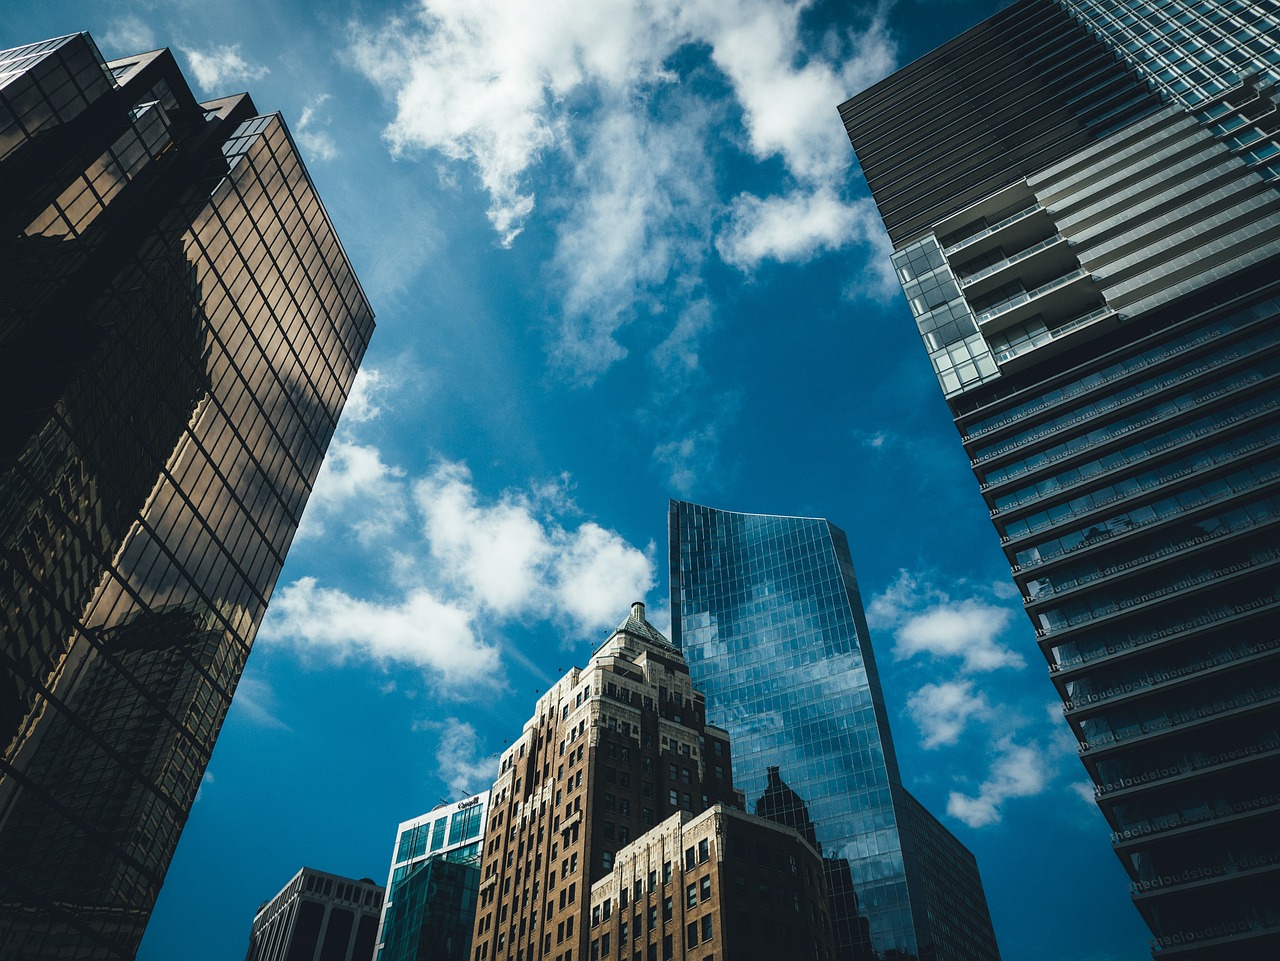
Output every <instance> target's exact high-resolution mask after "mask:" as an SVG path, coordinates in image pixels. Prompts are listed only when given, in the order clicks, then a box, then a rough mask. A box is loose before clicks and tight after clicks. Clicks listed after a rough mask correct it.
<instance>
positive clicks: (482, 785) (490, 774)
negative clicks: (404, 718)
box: [433, 717, 498, 798]
mask: <svg viewBox="0 0 1280 961" xmlns="http://www.w3.org/2000/svg"><path fill="white" fill-rule="evenodd" d="M433 726H435V725H433ZM438 729H439V731H440V739H439V741H438V742H437V743H436V764H437V766H438V768H437V770H438V774H439V777H440V780H442V781H444V783H445V784H447V785H448V786H449V791H450V792H451V793H452V795H453V797H456V798H457V797H462V796H464V795H467V794H475V793H476V792H478V791H483V790H486V789H487V788H488V787H489V786H490V785H491V784H493V779H494V778H495V777H496V776H497V774H498V759H497V758H496V757H491V756H482V751H483V748H482V747H481V745H480V738H479V736H477V734H476V729H475V728H474V727H472V726H471V725H470V724H468V723H467V722H466V721H460V720H458V719H457V718H456V717H449V718H445V720H444V721H443V722H442V723H441V724H439V725H438Z"/></svg>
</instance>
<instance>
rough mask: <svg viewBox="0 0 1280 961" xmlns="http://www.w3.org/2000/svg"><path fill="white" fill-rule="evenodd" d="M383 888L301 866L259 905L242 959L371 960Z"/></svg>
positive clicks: (246, 960) (256, 960)
mask: <svg viewBox="0 0 1280 961" xmlns="http://www.w3.org/2000/svg"><path fill="white" fill-rule="evenodd" d="M381 907H382V888H380V887H379V886H378V885H376V884H374V883H373V881H372V880H371V879H369V878H361V879H360V880H359V881H356V880H353V879H352V878H344V877H342V876H341V875H338V874H327V873H325V872H324V871H317V870H315V869H314V868H303V869H302V870H301V871H299V872H298V873H297V874H295V875H294V876H293V878H292V879H291V880H290V881H289V883H288V884H286V885H285V886H284V887H283V888H281V889H280V893H279V894H277V895H276V896H275V897H274V898H272V899H271V900H269V901H266V902H264V903H263V905H262V907H260V908H258V913H257V914H256V915H255V916H254V919H253V928H252V929H251V930H250V932H249V951H248V953H247V954H245V961H372V959H373V942H374V937H375V932H376V931H377V930H378V911H379V909H380V908H381Z"/></svg>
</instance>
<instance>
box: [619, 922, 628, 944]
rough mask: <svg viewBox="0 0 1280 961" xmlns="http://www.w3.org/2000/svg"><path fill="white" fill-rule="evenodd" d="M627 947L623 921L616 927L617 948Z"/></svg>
mask: <svg viewBox="0 0 1280 961" xmlns="http://www.w3.org/2000/svg"><path fill="white" fill-rule="evenodd" d="M626 946H627V922H626V921H623V922H622V923H621V924H619V925H618V947H619V948H625V947H626Z"/></svg>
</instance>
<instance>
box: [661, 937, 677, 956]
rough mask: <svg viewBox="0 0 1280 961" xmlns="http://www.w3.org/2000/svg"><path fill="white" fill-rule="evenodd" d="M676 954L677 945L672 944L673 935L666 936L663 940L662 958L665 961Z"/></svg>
mask: <svg viewBox="0 0 1280 961" xmlns="http://www.w3.org/2000/svg"><path fill="white" fill-rule="evenodd" d="M674 954H675V945H674V944H672V943H671V935H669V934H668V935H664V936H663V938H662V957H663V961H666V959H668V958H670V957H672V956H673V955H674Z"/></svg>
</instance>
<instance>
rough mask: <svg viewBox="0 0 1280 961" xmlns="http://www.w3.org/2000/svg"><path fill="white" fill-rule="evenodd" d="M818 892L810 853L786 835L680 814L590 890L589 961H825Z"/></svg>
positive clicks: (827, 943)
mask: <svg viewBox="0 0 1280 961" xmlns="http://www.w3.org/2000/svg"><path fill="white" fill-rule="evenodd" d="M825 887H826V879H825V877H824V873H823V870H822V859H821V858H820V857H819V855H818V852H817V849H816V848H814V847H813V845H812V844H811V843H809V842H808V841H807V840H806V839H805V838H804V837H802V836H801V835H800V834H799V833H798V832H797V831H795V830H794V829H792V828H789V827H784V826H782V825H780V824H775V823H774V822H772V821H768V820H765V819H764V818H759V817H752V816H750V815H748V814H746V813H744V812H742V811H739V810H735V809H734V808H731V807H726V806H725V805H723V804H716V805H714V806H712V807H711V808H709V809H708V810H706V811H704V812H702V813H701V814H697V815H695V814H693V813H691V812H689V811H679V812H677V813H675V814H673V815H671V817H669V818H668V819H667V820H666V821H664V822H663V823H662V824H659V825H657V826H656V827H654V828H653V829H652V830H650V831H649V832H648V833H646V834H644V835H643V836H642V837H640V838H639V839H638V840H636V841H632V842H631V844H629V845H627V846H626V847H625V848H622V849H621V850H619V851H618V852H617V856H616V857H615V859H614V870H613V872H612V873H610V874H608V875H606V876H605V877H603V878H601V879H600V880H599V881H597V882H596V883H595V884H593V885H592V886H591V944H590V948H589V951H590V954H589V957H590V958H591V959H592V961H607V959H610V958H615V957H616V958H618V959H621V961H625V959H627V958H634V957H636V956H637V955H638V956H640V957H641V958H667V959H673V961H714V959H716V958H732V959H734V961H773V959H776V958H780V957H786V958H788V959H795V961H802V959H810V958H811V959H814V961H827V959H830V958H833V957H835V953H834V947H833V942H832V939H831V924H830V919H829V916H828V914H829V912H828V907H827V897H826V890H825ZM615 946H616V949H617V953H616V954H615V953H614V949H615Z"/></svg>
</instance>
